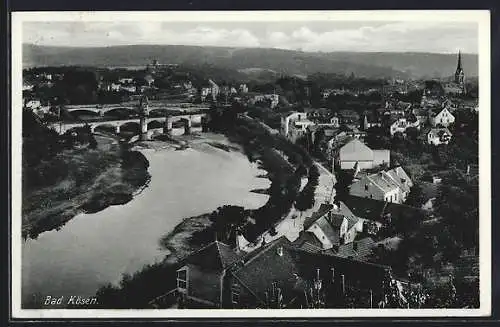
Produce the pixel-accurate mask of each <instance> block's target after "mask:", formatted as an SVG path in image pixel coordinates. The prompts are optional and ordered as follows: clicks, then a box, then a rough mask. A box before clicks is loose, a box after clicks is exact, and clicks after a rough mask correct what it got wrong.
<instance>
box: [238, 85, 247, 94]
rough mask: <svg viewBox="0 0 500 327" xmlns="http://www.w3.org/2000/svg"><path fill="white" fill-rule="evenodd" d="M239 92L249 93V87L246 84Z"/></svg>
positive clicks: (241, 86)
mask: <svg viewBox="0 0 500 327" xmlns="http://www.w3.org/2000/svg"><path fill="white" fill-rule="evenodd" d="M238 90H239V91H240V92H241V93H248V86H247V85H246V84H240V87H239V88H238Z"/></svg>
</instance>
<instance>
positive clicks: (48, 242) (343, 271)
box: [11, 10, 491, 318]
mask: <svg viewBox="0 0 500 327" xmlns="http://www.w3.org/2000/svg"><path fill="white" fill-rule="evenodd" d="M489 19H490V17H489V13H488V11H473V10H471V11H460V12H459V11H444V10H443V11H409V10H408V11H397V12H396V11H394V12H392V11H372V12H370V11H364V12H350V11H345V12H340V11H339V12H336V11H323V12H317V11H310V12H308V11H292V12H258V11H257V12H236V11H234V12H196V11H192V12H168V11H164V12H162V11H157V12H126V11H122V12H90V11H89V12H24V13H22V12H17V13H16V12H15V13H13V14H12V109H11V116H12V121H11V124H12V134H11V136H12V137H11V139H12V165H11V166H12V201H13V202H12V217H11V226H12V245H11V249H12V267H11V268H12V271H11V273H12V306H13V315H14V316H15V317H16V316H17V317H21V318H40V317H64V318H71V317H76V318H99V317H103V316H105V317H117V318H120V317H163V318H165V317H221V315H223V316H225V317H280V316H281V317H370V316H386V317H391V316H399V317H415V316H443V317H444V316H484V315H489V314H490V312H491V255H490V253H491V239H490V238H491V236H490V232H491V225H490V223H491V217H490V216H491V213H490V207H489V206H490V205H491V194H490V189H491V185H490V183H491V177H490V155H491V154H490V151H491V150H490V147H491V145H490V99H489V96H490V93H489V92H490V77H489V76H490V38H489V29H490V21H489ZM125 309H127V310H125ZM242 309H259V310H242Z"/></svg>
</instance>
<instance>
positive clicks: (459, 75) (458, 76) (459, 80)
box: [455, 51, 465, 93]
mask: <svg viewBox="0 0 500 327" xmlns="http://www.w3.org/2000/svg"><path fill="white" fill-rule="evenodd" d="M455 83H456V84H458V86H459V87H460V88H461V89H462V93H465V74H464V69H463V68H462V54H461V52H460V51H458V61H457V69H456V70H455Z"/></svg>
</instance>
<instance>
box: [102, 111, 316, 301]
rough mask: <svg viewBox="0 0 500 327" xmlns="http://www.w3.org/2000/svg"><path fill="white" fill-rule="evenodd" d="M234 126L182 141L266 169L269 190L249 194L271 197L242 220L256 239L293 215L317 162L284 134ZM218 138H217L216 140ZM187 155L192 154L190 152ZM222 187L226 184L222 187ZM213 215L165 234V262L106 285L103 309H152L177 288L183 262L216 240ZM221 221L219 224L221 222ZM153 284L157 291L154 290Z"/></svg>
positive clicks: (247, 122) (249, 124) (244, 122)
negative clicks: (236, 156) (304, 179)
mask: <svg viewBox="0 0 500 327" xmlns="http://www.w3.org/2000/svg"><path fill="white" fill-rule="evenodd" d="M226 126H227V125H226ZM229 126H233V128H232V129H231V130H229V131H227V130H226V131H225V132H224V134H210V135H209V134H206V135H205V134H204V135H203V136H187V137H184V138H183V140H184V141H186V142H187V145H188V147H193V148H196V149H197V150H201V151H203V147H202V148H199V146H201V145H204V146H207V145H209V146H211V147H213V148H217V149H219V150H224V151H225V152H231V151H241V152H243V153H244V154H245V155H246V156H247V158H248V160H249V161H250V162H254V163H258V165H259V167H260V168H261V169H263V170H265V171H266V173H265V174H262V173H260V174H259V175H258V176H257V177H259V178H269V180H270V181H271V185H269V187H268V188H267V191H265V192H264V191H263V189H260V188H259V189H255V188H254V189H251V190H249V192H250V193H254V194H263V193H268V194H269V198H268V200H267V202H266V203H265V204H264V205H263V206H261V207H259V208H252V209H251V210H245V213H244V214H243V215H242V217H241V218H242V220H241V227H242V230H243V231H244V232H245V234H246V236H247V239H249V240H250V241H252V240H253V239H255V237H258V235H260V234H262V233H263V232H265V231H266V230H268V229H269V228H271V227H272V226H273V225H274V224H275V223H277V222H278V221H280V220H281V219H282V218H283V216H284V215H286V214H288V212H289V211H290V208H291V207H292V206H293V202H294V201H295V198H296V196H297V194H298V193H299V189H300V181H301V177H302V175H304V174H305V173H307V168H308V167H311V166H312V164H313V163H312V160H311V158H310V157H309V156H308V155H307V153H305V152H304V151H303V150H302V149H301V148H299V147H297V146H295V145H294V144H291V143H290V142H289V141H288V140H286V139H284V138H283V137H280V136H279V135H271V134H270V133H268V132H267V131H265V130H264V129H263V128H262V127H261V126H260V125H259V124H258V122H255V121H253V120H252V119H248V118H246V119H240V120H238V121H236V122H233V123H232V124H229ZM214 137H216V138H218V139H217V140H214V139H213V138H214ZM214 142H216V144H214ZM144 146H145V148H148V149H153V150H154V149H155V148H157V147H158V146H160V147H161V145H160V144H159V143H156V142H148V143H147V144H145V145H144ZM185 148H186V147H183V149H185ZM183 151H189V149H187V150H183ZM219 187H222V186H221V185H219ZM228 204H231V203H228ZM211 217H212V213H206V214H202V215H198V216H193V217H191V218H186V219H184V220H183V221H182V222H181V223H180V224H178V225H177V226H176V227H175V228H174V229H173V230H172V231H170V232H168V233H167V234H166V235H164V236H163V237H162V238H161V239H160V245H161V246H162V248H164V249H167V250H168V252H169V254H168V255H166V257H165V258H164V259H163V260H162V261H161V262H160V263H158V264H155V265H147V266H145V267H143V269H141V270H140V271H138V272H137V273H136V274H134V275H133V276H125V277H124V278H123V279H122V281H121V282H120V285H119V286H114V285H107V286H104V287H102V288H101V289H100V290H99V291H98V292H97V295H98V296H99V297H100V298H101V299H102V301H101V307H106V308H115V307H127V308H143V307H151V306H150V304H149V301H151V300H153V299H154V298H157V297H159V296H162V295H164V294H166V293H168V292H169V291H171V290H172V289H173V288H175V287H176V285H175V270H176V268H177V266H178V264H179V263H180V260H181V259H182V258H184V257H186V256H187V255H189V254H190V253H192V252H194V251H196V250H198V249H199V248H201V247H202V246H203V245H206V244H208V243H210V242H212V241H214V240H215V233H216V232H217V229H216V228H211V227H213V226H215V225H216V224H213V222H212V220H211V219H210V218H211ZM212 218H213V217H212ZM231 219H234V218H231ZM245 221H253V223H251V224H247V223H245ZM217 222H218V223H217V225H219V221H218V220H217ZM239 223H240V222H239ZM233 227H234V226H233ZM212 229H213V231H212ZM211 232H213V233H211ZM219 241H223V242H226V241H227V240H222V239H219ZM157 271H163V273H160V274H159V275H161V276H162V277H161V282H159V283H155V281H154V280H152V279H154V278H153V277H151V275H152V274H153V275H156V274H157ZM152 284H154V285H156V287H151V285H152ZM124 296H127V297H128V298H129V301H128V302H127V301H125V300H123V297H124ZM138 299H141V300H138Z"/></svg>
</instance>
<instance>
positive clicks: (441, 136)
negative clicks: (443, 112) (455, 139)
mask: <svg viewBox="0 0 500 327" xmlns="http://www.w3.org/2000/svg"><path fill="white" fill-rule="evenodd" d="M451 136H452V134H451V132H450V130H449V129H448V128H446V127H442V128H432V129H431V130H430V131H429V133H427V143H428V144H431V145H440V144H448V143H449V142H450V140H451Z"/></svg>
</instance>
